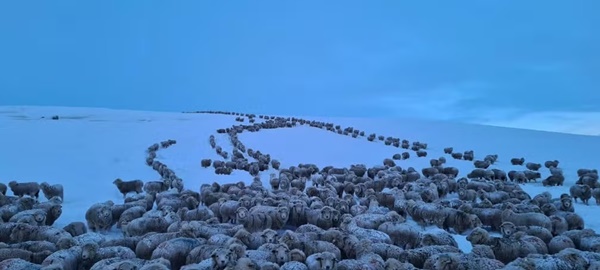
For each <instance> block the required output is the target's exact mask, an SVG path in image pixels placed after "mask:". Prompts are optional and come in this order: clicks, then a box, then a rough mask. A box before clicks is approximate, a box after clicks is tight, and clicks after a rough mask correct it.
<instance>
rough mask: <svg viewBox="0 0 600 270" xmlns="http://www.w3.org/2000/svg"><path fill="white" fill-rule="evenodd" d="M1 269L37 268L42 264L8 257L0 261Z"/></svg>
mask: <svg viewBox="0 0 600 270" xmlns="http://www.w3.org/2000/svg"><path fill="white" fill-rule="evenodd" d="M0 269H1V270H10V269H22V270H26V269H27V270H38V269H42V266H41V265H39V264H35V263H32V262H30V261H29V260H23V259H19V258H10V259H6V260H3V261H1V262H0Z"/></svg>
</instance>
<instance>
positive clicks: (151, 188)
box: [143, 181, 169, 194]
mask: <svg viewBox="0 0 600 270" xmlns="http://www.w3.org/2000/svg"><path fill="white" fill-rule="evenodd" d="M143 189H144V192H146V193H148V194H158V193H161V192H163V191H166V190H168V189H169V187H168V186H167V185H166V184H165V182H163V181H148V182H146V183H145V184H144V188H143Z"/></svg>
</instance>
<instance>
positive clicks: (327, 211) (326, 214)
mask: <svg viewBox="0 0 600 270" xmlns="http://www.w3.org/2000/svg"><path fill="white" fill-rule="evenodd" d="M331 210H332V209H331V207H329V206H325V207H323V208H321V219H323V220H331V216H332V211H331Z"/></svg>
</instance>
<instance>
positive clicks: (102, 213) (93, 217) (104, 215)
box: [85, 201, 114, 232]
mask: <svg viewBox="0 0 600 270" xmlns="http://www.w3.org/2000/svg"><path fill="white" fill-rule="evenodd" d="M113 205H114V203H113V202H112V201H107V202H104V203H96V204H93V205H92V206H90V208H88V210H87V211H86V212H85V220H86V222H87V226H88V228H89V229H90V230H91V231H92V232H97V231H108V230H109V229H110V228H111V227H112V223H113V216H112V209H111V207H112V206H113Z"/></svg>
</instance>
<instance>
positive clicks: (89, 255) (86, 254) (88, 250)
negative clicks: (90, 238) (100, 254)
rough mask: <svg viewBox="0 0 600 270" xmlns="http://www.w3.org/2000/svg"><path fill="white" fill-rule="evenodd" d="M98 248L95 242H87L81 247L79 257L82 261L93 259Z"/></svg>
mask: <svg viewBox="0 0 600 270" xmlns="http://www.w3.org/2000/svg"><path fill="white" fill-rule="evenodd" d="M98 248H99V246H98V244H96V243H89V244H85V245H83V247H81V259H82V260H83V261H84V262H86V261H93V260H94V258H95V257H96V252H97V251H98Z"/></svg>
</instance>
